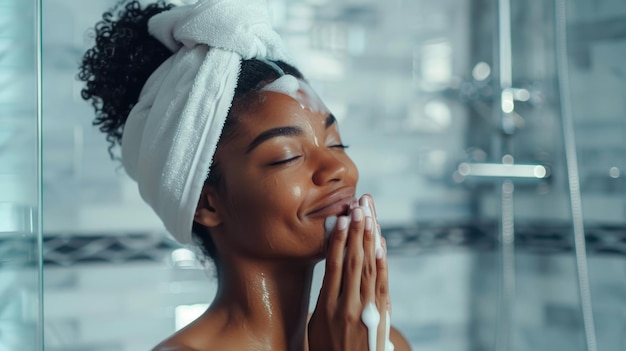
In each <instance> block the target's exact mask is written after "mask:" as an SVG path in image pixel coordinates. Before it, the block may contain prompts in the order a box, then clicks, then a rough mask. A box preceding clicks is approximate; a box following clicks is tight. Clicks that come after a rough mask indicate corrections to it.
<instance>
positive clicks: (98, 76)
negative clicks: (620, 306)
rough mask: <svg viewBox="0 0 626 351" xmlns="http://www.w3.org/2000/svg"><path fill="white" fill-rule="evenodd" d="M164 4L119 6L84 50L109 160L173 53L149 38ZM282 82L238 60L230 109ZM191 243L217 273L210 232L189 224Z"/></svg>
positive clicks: (88, 89) (90, 96) (231, 124)
mask: <svg viewBox="0 0 626 351" xmlns="http://www.w3.org/2000/svg"><path fill="white" fill-rule="evenodd" d="M173 7H174V5H172V4H167V3H166V2H165V1H163V0H158V1H157V2H155V3H153V4H150V5H147V6H146V7H145V8H142V7H141V5H140V3H139V1H136V0H134V1H128V0H121V1H119V2H118V3H117V5H116V6H115V7H114V8H113V9H112V10H110V11H108V12H105V13H104V14H103V15H102V20H101V21H99V22H98V23H97V24H96V25H95V27H94V32H95V45H94V46H93V47H92V48H91V49H89V50H87V52H86V53H85V55H84V56H83V60H82V63H81V65H80V67H79V73H78V76H77V78H78V79H79V80H81V81H83V82H85V88H84V89H83V90H82V91H81V96H82V98H83V99H84V100H87V101H89V100H90V101H91V105H92V106H93V108H94V110H95V114H96V117H95V119H94V121H93V125H95V126H99V127H100V131H101V132H103V133H105V134H106V140H107V141H108V142H109V154H110V156H111V158H113V159H115V158H116V157H115V156H114V155H113V151H112V150H113V149H114V148H115V146H117V145H121V142H122V133H123V131H124V124H125V123H126V119H127V117H128V114H129V113H130V111H131V109H132V108H133V106H134V105H135V104H136V103H137V100H138V98H139V93H140V92H141V89H142V88H143V85H144V84H145V83H146V81H147V80H148V77H149V76H150V75H151V74H152V73H153V72H154V71H155V70H156V69H157V67H159V66H160V65H161V64H162V63H163V62H164V61H165V60H166V59H167V58H169V57H170V56H171V55H172V54H173V53H172V52H171V51H170V50H169V49H168V48H167V47H166V46H165V45H163V44H162V43H161V42H160V41H158V40H157V39H156V38H154V37H152V36H151V35H150V34H149V32H148V20H149V19H150V18H151V17H152V16H154V15H156V14H158V13H161V12H163V11H167V10H169V9H171V8H173ZM274 63H275V64H276V65H278V66H279V67H280V68H281V69H282V70H283V71H284V72H285V73H287V74H291V75H293V76H295V77H298V78H300V79H304V78H303V76H302V74H301V73H300V72H299V71H298V70H297V69H296V68H295V67H293V66H291V65H289V64H287V63H284V62H282V61H276V62H274ZM279 76H280V74H279V73H278V72H276V70H275V69H274V68H273V67H271V66H270V65H268V64H267V63H265V62H263V61H260V60H256V59H250V60H242V62H241V70H240V73H239V78H238V81H237V87H236V88H235V96H234V99H233V107H236V106H234V105H236V104H237V103H238V102H240V101H244V100H245V99H246V98H247V97H248V96H249V95H250V94H252V93H255V92H257V91H258V90H259V89H260V88H261V87H262V86H263V83H265V82H269V81H272V80H274V79H277V78H278V77H279ZM236 110H237V109H236V108H231V110H230V111H229V115H228V117H227V119H226V123H225V125H224V127H223V130H222V135H221V136H220V142H219V143H218V147H219V145H220V144H221V143H222V142H223V141H224V140H226V139H227V138H228V137H229V136H230V135H232V134H233V131H234V130H235V126H236V118H234V116H233V114H234V113H236V112H235V111H236ZM221 179H222V177H221V174H220V171H219V165H216V164H214V165H212V167H211V172H210V173H209V174H208V175H207V180H206V182H205V186H215V187H216V188H217V190H218V191H219V192H225V191H226V190H225V189H224V188H223V187H221V186H219V185H220V183H221ZM193 235H194V239H195V240H196V242H197V243H198V245H199V246H200V248H201V249H202V250H203V252H204V254H205V255H206V256H208V257H209V258H211V259H213V261H214V262H215V264H216V266H218V267H219V259H218V255H217V252H216V249H215V245H214V244H213V241H212V240H211V237H210V235H209V231H208V228H206V227H204V226H202V225H200V224H199V223H195V222H194V224H193Z"/></svg>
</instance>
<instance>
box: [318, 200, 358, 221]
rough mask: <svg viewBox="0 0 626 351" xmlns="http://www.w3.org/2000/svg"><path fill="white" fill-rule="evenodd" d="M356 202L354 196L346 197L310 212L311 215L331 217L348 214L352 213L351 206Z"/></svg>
mask: <svg viewBox="0 0 626 351" xmlns="http://www.w3.org/2000/svg"><path fill="white" fill-rule="evenodd" d="M355 203H356V199H355V198H354V197H351V196H349V197H345V198H343V199H339V200H337V201H335V202H332V203H330V204H328V205H326V206H324V207H321V208H318V209H316V210H314V211H313V212H311V213H309V217H324V218H325V217H329V216H346V215H348V214H349V213H350V210H351V207H352V205H353V204H355Z"/></svg>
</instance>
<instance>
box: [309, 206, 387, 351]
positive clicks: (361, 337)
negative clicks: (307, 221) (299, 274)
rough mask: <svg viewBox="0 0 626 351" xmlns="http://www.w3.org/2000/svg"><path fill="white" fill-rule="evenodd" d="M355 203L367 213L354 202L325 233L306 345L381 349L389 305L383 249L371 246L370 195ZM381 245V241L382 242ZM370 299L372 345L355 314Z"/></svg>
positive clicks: (325, 349)
mask: <svg viewBox="0 0 626 351" xmlns="http://www.w3.org/2000/svg"><path fill="white" fill-rule="evenodd" d="M359 206H369V208H370V211H369V212H370V214H371V217H370V216H365V214H366V213H364V211H363V209H362V208H360V207H356V208H354V209H353V210H352V213H351V214H350V216H349V217H348V216H342V217H339V218H338V219H337V223H336V224H335V228H334V229H333V231H332V232H331V234H330V237H329V243H328V249H327V255H326V272H325V274H324V280H323V282H322V288H321V290H320V294H319V298H318V300H317V305H316V306H315V310H314V312H313V314H312V316H311V320H310V322H309V325H308V344H309V351H351V350H354V351H364V350H369V351H384V349H385V342H386V339H387V338H386V333H387V330H386V328H385V327H386V325H387V321H386V315H387V311H389V310H390V307H391V306H390V302H389V288H388V282H387V259H386V254H385V253H384V250H383V252H380V253H379V254H378V257H377V255H376V250H375V240H376V239H375V235H378V233H380V227H379V225H378V223H377V222H376V219H375V218H376V211H375V209H374V206H373V201H372V198H371V196H369V195H364V196H363V197H361V199H360V200H359ZM383 246H384V245H383ZM370 303H374V304H375V305H376V309H377V310H378V312H379V314H380V322H379V325H378V330H377V338H376V340H377V342H376V343H377V347H376V350H370V349H369V346H368V331H367V327H366V326H365V324H364V323H363V321H362V320H361V314H362V313H363V310H364V309H365V307H366V306H367V305H368V304H370Z"/></svg>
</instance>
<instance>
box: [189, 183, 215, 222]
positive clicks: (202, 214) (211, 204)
mask: <svg viewBox="0 0 626 351" xmlns="http://www.w3.org/2000/svg"><path fill="white" fill-rule="evenodd" d="M218 201H219V198H218V195H217V192H216V191H215V189H214V188H213V187H210V186H205V187H204V188H202V193H201V194H200V199H199V200H198V206H197V207H196V214H195V216H194V218H193V220H194V221H195V222H198V223H200V224H202V225H204V226H205V227H209V228H212V227H217V226H218V225H220V224H222V218H221V216H220V214H219V213H218V211H217V208H218V207H219V206H216V205H217V202H218Z"/></svg>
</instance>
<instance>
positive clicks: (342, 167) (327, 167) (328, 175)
mask: <svg viewBox="0 0 626 351" xmlns="http://www.w3.org/2000/svg"><path fill="white" fill-rule="evenodd" d="M335 152H337V151H333V150H324V151H320V155H318V157H316V158H315V159H316V160H315V162H316V164H315V168H314V171H313V176H312V181H313V184H315V185H320V186H321V185H325V184H327V183H332V182H339V181H342V180H344V179H345V177H346V176H347V175H348V174H349V171H350V164H351V162H352V161H350V159H349V158H348V156H347V155H345V154H341V155H337V154H334V153H335ZM349 163H350V164H349Z"/></svg>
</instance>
